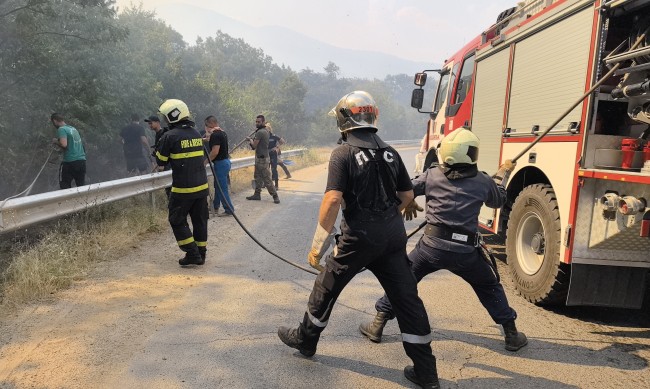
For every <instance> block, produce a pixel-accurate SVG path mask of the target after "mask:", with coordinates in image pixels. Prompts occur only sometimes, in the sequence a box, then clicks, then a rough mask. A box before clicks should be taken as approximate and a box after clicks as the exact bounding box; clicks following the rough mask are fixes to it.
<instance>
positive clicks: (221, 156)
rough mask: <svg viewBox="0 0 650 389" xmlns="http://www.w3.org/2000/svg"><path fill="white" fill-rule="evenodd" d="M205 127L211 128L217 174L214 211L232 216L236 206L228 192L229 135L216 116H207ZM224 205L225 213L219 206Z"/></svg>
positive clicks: (211, 157) (211, 149)
mask: <svg viewBox="0 0 650 389" xmlns="http://www.w3.org/2000/svg"><path fill="white" fill-rule="evenodd" d="M205 127H206V128H207V129H209V131H208V132H211V134H210V140H209V142H208V149H209V150H210V155H209V157H210V161H212V164H213V166H214V170H215V173H216V176H215V177H214V193H215V196H214V203H213V206H214V211H215V212H217V216H231V215H232V214H233V212H234V211H235V207H233V205H232V200H230V194H229V193H228V174H230V155H229V154H228V135H227V134H226V132H225V131H224V130H223V129H222V128H221V127H219V122H218V121H217V118H215V117H214V116H208V117H207V118H205ZM221 205H223V213H219V207H220V206H221Z"/></svg>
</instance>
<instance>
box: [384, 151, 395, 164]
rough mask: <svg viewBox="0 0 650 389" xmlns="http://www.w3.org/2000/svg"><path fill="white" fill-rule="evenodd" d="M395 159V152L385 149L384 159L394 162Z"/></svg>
mask: <svg viewBox="0 0 650 389" xmlns="http://www.w3.org/2000/svg"><path fill="white" fill-rule="evenodd" d="M394 160H395V156H394V155H393V153H391V152H390V151H388V150H386V151H384V161H386V162H389V163H390V162H393V161H394Z"/></svg>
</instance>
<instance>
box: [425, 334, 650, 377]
mask: <svg viewBox="0 0 650 389" xmlns="http://www.w3.org/2000/svg"><path fill="white" fill-rule="evenodd" d="M434 332H435V334H437V335H438V336H439V337H443V338H448V339H450V340H454V341H458V342H463V343H467V344H471V345H473V346H478V347H484V348H487V349H490V350H492V351H493V352H496V353H499V354H501V355H506V356H513V357H515V356H516V357H517V358H525V359H530V360H539V361H548V362H559V363H562V364H567V365H577V366H602V367H610V368H614V369H621V370H643V369H645V368H647V367H648V361H647V360H646V359H644V358H642V357H639V356H638V355H635V354H634V352H636V351H639V350H646V349H649V348H650V346H648V345H646V344H640V343H619V342H612V343H610V342H607V343H605V342H602V343H600V342H593V341H588V340H583V339H577V338H574V339H559V338H537V337H529V338H528V346H526V347H525V348H523V349H521V350H520V351H518V352H516V353H513V352H510V351H506V350H505V349H504V347H503V338H501V337H498V338H495V337H494V336H493V334H487V333H476V332H474V333H473V332H462V331H453V330H436V331H434ZM483 335H485V336H483ZM441 340H443V339H441ZM566 342H576V343H577V342H584V343H590V344H595V345H596V346H595V347H594V348H588V347H583V346H578V345H575V344H566ZM599 344H603V345H605V347H603V348H598V345H599ZM431 345H432V346H433V347H434V349H435V340H434V342H433V343H432V344H431Z"/></svg>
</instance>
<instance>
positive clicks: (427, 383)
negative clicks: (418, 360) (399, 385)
mask: <svg viewBox="0 0 650 389" xmlns="http://www.w3.org/2000/svg"><path fill="white" fill-rule="evenodd" d="M404 377H406V379H407V380H409V381H411V382H413V383H414V384H416V385H419V386H420V387H421V388H424V389H440V381H438V373H437V372H436V373H435V375H434V376H433V377H431V378H429V379H427V380H424V379H420V377H418V375H417V374H416V373H415V368H414V367H413V366H406V367H405V368H404Z"/></svg>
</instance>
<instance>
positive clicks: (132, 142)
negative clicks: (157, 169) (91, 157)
mask: <svg viewBox="0 0 650 389" xmlns="http://www.w3.org/2000/svg"><path fill="white" fill-rule="evenodd" d="M120 137H121V138H122V149H123V151H124V159H125V160H126V170H127V171H128V172H129V173H135V172H136V170H137V171H139V172H140V173H141V174H142V173H146V172H147V171H148V170H149V164H148V163H147V158H146V157H145V154H144V153H143V147H144V148H145V149H144V150H149V140H148V139H147V137H146V136H145V134H144V128H143V127H142V126H140V117H139V116H138V115H137V114H133V115H131V123H130V124H129V125H127V126H126V127H124V128H122V130H121V131H120Z"/></svg>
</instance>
